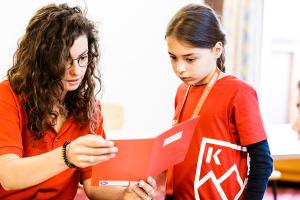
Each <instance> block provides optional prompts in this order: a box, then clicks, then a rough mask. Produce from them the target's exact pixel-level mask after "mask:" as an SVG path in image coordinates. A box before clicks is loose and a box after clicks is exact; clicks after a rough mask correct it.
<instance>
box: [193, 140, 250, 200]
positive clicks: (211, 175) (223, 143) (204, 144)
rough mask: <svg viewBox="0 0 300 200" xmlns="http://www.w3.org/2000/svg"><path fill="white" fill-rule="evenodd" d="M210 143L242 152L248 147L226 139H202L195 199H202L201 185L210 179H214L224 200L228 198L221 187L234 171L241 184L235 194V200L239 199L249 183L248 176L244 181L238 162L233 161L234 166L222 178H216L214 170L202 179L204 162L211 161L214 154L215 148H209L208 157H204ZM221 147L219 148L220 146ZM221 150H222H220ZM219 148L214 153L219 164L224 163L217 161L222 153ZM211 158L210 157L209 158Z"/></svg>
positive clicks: (196, 172) (196, 175)
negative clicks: (200, 193) (200, 194)
mask: <svg viewBox="0 0 300 200" xmlns="http://www.w3.org/2000/svg"><path fill="white" fill-rule="evenodd" d="M208 144H213V145H218V146H223V147H226V148H230V149H232V150H233V151H242V152H245V153H247V148H245V147H242V146H239V145H236V144H232V143H230V142H226V141H222V140H216V139H211V138H205V137H204V138H203V139H202V142H201V145H200V151H199V155H198V163H197V168H196V171H195V181H194V193H195V199H196V200H200V196H199V191H198V189H199V187H201V186H202V185H203V184H204V183H205V182H206V181H208V180H209V179H211V180H212V182H213V184H214V185H215V187H216V189H217V191H218V192H219V194H220V196H221V197H222V199H223V200H228V198H227V196H226V194H225V193H224V191H223V189H222V187H221V183H222V182H223V181H225V180H226V179H227V178H228V177H229V176H231V175H232V174H233V173H235V174H236V179H237V182H238V184H239V186H240V190H239V192H238V193H237V194H236V195H235V197H234V200H237V199H238V198H239V197H240V196H241V195H242V192H243V190H244V188H245V185H246V184H247V180H248V179H247V178H245V180H244V181H243V180H242V178H241V176H240V173H239V170H238V167H237V165H236V164H234V163H233V165H232V167H231V168H230V169H228V170H227V171H226V172H225V173H224V174H223V175H222V176H221V177H220V178H218V179H217V178H216V176H215V174H214V172H213V171H209V172H208V173H207V174H206V175H205V176H203V178H201V179H200V176H201V175H200V174H201V167H202V164H203V163H202V162H205V161H206V163H210V161H211V156H212V152H213V150H211V151H209V149H208V154H207V157H206V159H205V158H204V152H205V149H207V148H206V147H207V145H208ZM218 149H219V148H218ZM220 152H221V151H220ZM220 152H219V150H217V151H216V153H215V154H214V155H216V156H215V157H216V158H214V161H215V163H216V164H218V165H222V163H217V162H216V161H218V159H217V158H218V156H221V155H219V154H220ZM208 158H209V159H208Z"/></svg>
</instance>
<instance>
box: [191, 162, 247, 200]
mask: <svg viewBox="0 0 300 200" xmlns="http://www.w3.org/2000/svg"><path fill="white" fill-rule="evenodd" d="M234 172H235V173H236V178H237V182H238V183H239V185H240V187H241V190H240V192H239V193H241V191H243V188H244V187H245V184H244V183H243V180H242V179H241V177H240V173H239V171H238V169H237V166H236V165H235V164H234V165H233V166H232V167H231V168H230V169H229V170H228V171H227V172H226V173H224V174H223V175H222V176H221V177H220V178H219V179H217V178H216V176H215V174H214V173H213V172H212V171H210V172H208V173H207V174H206V175H205V176H204V177H203V178H202V179H200V180H199V181H198V182H196V183H195V188H197V189H198V188H199V187H200V186H201V185H203V184H204V183H205V182H206V181H207V180H209V179H211V180H212V181H213V183H214V184H215V186H216V188H217V190H218V192H219V194H220V196H221V197H222V199H223V200H227V197H226V194H225V193H224V191H223V189H222V187H221V183H222V182H223V181H224V180H226V179H227V178H228V177H229V176H230V175H231V174H232V173H234ZM239 193H238V194H237V195H236V197H235V198H234V199H238V197H239V196H240V195H241V194H239Z"/></svg>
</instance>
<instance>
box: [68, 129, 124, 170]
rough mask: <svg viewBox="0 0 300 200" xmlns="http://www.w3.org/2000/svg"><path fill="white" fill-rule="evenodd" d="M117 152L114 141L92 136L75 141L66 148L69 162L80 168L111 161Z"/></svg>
mask: <svg viewBox="0 0 300 200" xmlns="http://www.w3.org/2000/svg"><path fill="white" fill-rule="evenodd" d="M117 151H118V148H117V147H115V146H114V143H113V142H112V141H108V140H105V139H104V138H102V137H101V136H99V135H92V134H88V135H85V136H81V137H79V138H77V139H75V140H74V141H72V142H71V143H70V144H68V146H67V148H66V153H67V158H68V160H69V162H70V163H72V164H73V165H76V166H77V167H80V168H85V167H89V166H93V165H95V164H97V163H100V162H103V161H106V160H109V159H111V158H113V157H115V153H116V152H117Z"/></svg>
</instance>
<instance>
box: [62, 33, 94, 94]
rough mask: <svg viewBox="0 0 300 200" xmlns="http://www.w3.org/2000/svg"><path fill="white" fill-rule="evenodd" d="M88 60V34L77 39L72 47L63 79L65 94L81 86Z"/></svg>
mask: <svg viewBox="0 0 300 200" xmlns="http://www.w3.org/2000/svg"><path fill="white" fill-rule="evenodd" d="M88 62H89V57H88V39H87V37H86V35H82V36H79V37H78V38H76V39H75V41H74V43H73V45H72V47H71V48H70V57H69V58H68V61H67V64H66V72H65V75H64V78H63V79H62V83H63V86H64V92H63V96H64V95H65V94H66V93H67V92H68V91H73V90H76V89H77V88H78V87H79V85H80V83H81V81H82V79H83V77H84V74H85V72H86V69H87V65H88Z"/></svg>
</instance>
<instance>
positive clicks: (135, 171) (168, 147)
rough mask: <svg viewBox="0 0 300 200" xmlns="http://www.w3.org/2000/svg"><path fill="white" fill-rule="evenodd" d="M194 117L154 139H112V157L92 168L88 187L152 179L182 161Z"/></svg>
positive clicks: (194, 120)
mask: <svg viewBox="0 0 300 200" xmlns="http://www.w3.org/2000/svg"><path fill="white" fill-rule="evenodd" d="M197 121H198V117H197V118H193V119H190V120H187V121H185V122H183V123H180V124H178V125H176V126H174V127H172V128H171V129H169V130H167V131H165V132H163V133H162V134H160V135H158V136H157V137H155V138H149V139H129V140H113V141H114V142H115V146H116V147H118V149H119V151H118V152H117V154H116V157H115V158H112V159H110V160H108V161H105V162H103V163H99V164H97V165H95V166H94V167H93V171H92V185H106V184H117V185H118V184H120V185H122V182H123V183H124V182H127V181H138V180H142V179H143V180H146V179H147V177H148V176H152V177H156V176H157V175H159V174H160V173H161V172H163V171H164V170H166V169H168V168H169V167H170V166H172V165H175V164H177V163H180V162H182V161H183V160H184V158H185V155H186V152H187V150H188V147H189V144H190V141H191V138H192V136H193V132H194V129H195V126H196V124H197Z"/></svg>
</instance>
